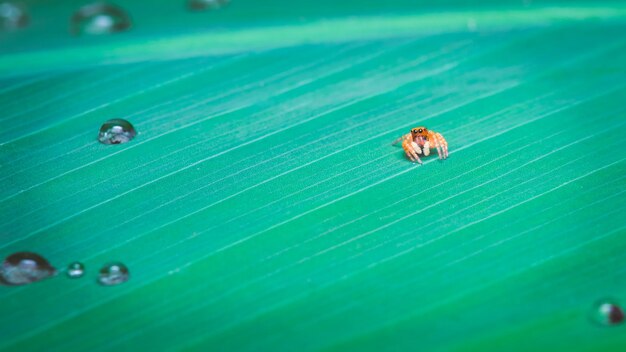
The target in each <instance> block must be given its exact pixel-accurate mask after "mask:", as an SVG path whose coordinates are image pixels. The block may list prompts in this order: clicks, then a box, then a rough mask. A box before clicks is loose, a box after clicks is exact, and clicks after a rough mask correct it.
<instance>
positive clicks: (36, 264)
mask: <svg viewBox="0 0 626 352" xmlns="http://www.w3.org/2000/svg"><path fill="white" fill-rule="evenodd" d="M54 275H56V269H55V268H54V267H53V266H52V265H50V263H49V262H48V261H47V260H46V259H45V258H44V257H42V256H40V255H39V254H36V253H31V252H17V253H13V254H11V255H9V256H8V257H6V259H4V262H3V263H2V268H1V269H0V281H2V283H4V284H7V285H27V284H30V283H33V282H37V281H40V280H43V279H46V278H48V277H51V276H54Z"/></svg>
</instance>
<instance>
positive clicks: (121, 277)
mask: <svg viewBox="0 0 626 352" xmlns="http://www.w3.org/2000/svg"><path fill="white" fill-rule="evenodd" d="M129 277H130V273H129V272H128V268H127V267H126V265H124V264H122V263H109V264H107V265H105V266H103V267H102V269H100V276H99V277H98V282H99V283H100V284H101V285H104V286H114V285H119V284H122V283H124V282H126V281H128V279H129Z"/></svg>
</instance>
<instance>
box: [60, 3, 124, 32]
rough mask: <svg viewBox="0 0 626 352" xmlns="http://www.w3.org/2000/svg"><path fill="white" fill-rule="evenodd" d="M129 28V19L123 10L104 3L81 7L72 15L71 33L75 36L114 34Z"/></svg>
mask: <svg viewBox="0 0 626 352" xmlns="http://www.w3.org/2000/svg"><path fill="white" fill-rule="evenodd" d="M130 26H131V20H130V17H129V16H128V14H127V13H126V12H125V11H124V10H122V9H121V8H119V7H117V6H114V5H111V4H106V3H95V4H89V5H85V6H83V7H81V8H80V9H78V11H76V12H75V13H74V15H73V16H72V21H71V31H72V33H73V34H75V35H80V34H109V33H116V32H122V31H125V30H127V29H129V28H130Z"/></svg>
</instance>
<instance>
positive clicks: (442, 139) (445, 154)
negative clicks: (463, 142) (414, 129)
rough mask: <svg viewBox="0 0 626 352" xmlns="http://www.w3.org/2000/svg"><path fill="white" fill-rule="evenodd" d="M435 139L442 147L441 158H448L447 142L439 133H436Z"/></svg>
mask: <svg viewBox="0 0 626 352" xmlns="http://www.w3.org/2000/svg"><path fill="white" fill-rule="evenodd" d="M437 139H438V140H439V144H441V146H442V147H443V158H444V159H445V158H447V157H448V142H447V141H446V139H445V138H443V136H442V135H441V133H437Z"/></svg>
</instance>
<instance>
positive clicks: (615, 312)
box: [591, 300, 625, 326]
mask: <svg viewBox="0 0 626 352" xmlns="http://www.w3.org/2000/svg"><path fill="white" fill-rule="evenodd" d="M624 318H625V317H624V311H623V310H622V308H621V307H620V305H619V304H617V302H615V301H613V300H603V301H600V302H598V303H597V304H596V305H595V306H594V308H593V311H592V315H591V319H592V320H593V321H594V322H596V323H598V324H600V325H606V326H612V325H619V324H621V323H623V322H624Z"/></svg>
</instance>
